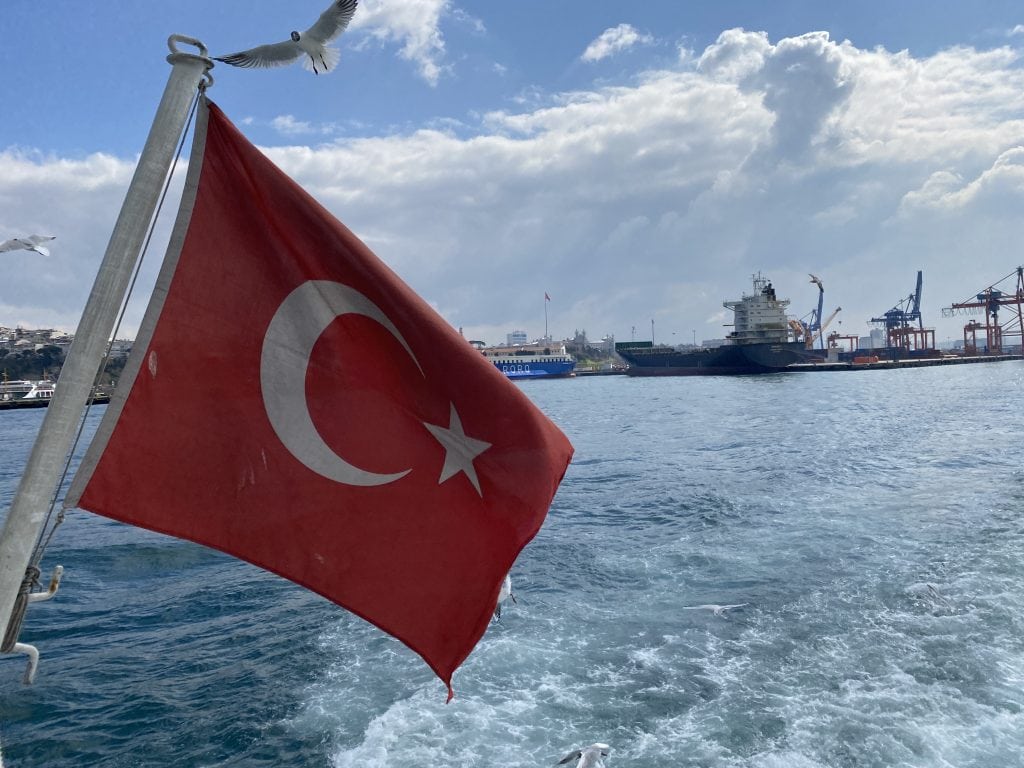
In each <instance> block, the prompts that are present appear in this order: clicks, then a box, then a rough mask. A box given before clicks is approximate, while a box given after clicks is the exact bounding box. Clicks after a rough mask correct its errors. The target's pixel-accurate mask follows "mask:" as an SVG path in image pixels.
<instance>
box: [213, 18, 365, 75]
mask: <svg viewBox="0 0 1024 768" xmlns="http://www.w3.org/2000/svg"><path fill="white" fill-rule="evenodd" d="M358 2H359V0H335V1H334V2H333V3H331V4H330V6H329V7H328V8H327V10H326V11H324V12H323V13H321V14H320V18H319V19H317V20H316V24H314V25H313V26H312V27H310V28H309V29H307V30H306V31H305V32H292V34H291V39H290V40H285V41H284V42H281V43H271V44H270V45H257V46H256V47H255V48H250V49H249V50H247V51H239V52H238V53H229V54H228V55H227V56H214V58H215V59H216V60H217V61H223V62H224V63H225V64H232V65H234V66H236V67H283V66H285V65H286V64H291V63H292V62H293V61H295V60H296V59H297V58H299V57H300V56H302V55H303V54H306V55H305V57H304V58H303V59H302V66H304V67H305V68H306V69H308V70H310V71H311V72H312V73H313V74H314V75H318V74H320V73H321V72H330V71H331V70H332V69H334V68H335V67H336V66H337V65H338V60H339V59H340V58H341V54H340V53H338V49H337V48H329V47H328V46H327V43H329V42H331V41H332V40H334V39H335V38H336V37H337V36H338V35H340V34H341V33H342V32H344V31H345V27H347V26H348V23H349V22H350V21H352V15H353V14H354V13H355V12H356V4H357V3H358Z"/></svg>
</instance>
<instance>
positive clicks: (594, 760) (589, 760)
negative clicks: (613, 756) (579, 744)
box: [558, 744, 611, 768]
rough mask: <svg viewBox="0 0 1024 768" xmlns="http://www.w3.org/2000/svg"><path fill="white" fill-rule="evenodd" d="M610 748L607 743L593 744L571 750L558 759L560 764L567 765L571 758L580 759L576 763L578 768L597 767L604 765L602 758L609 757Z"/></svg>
mask: <svg viewBox="0 0 1024 768" xmlns="http://www.w3.org/2000/svg"><path fill="white" fill-rule="evenodd" d="M609 749H611V747H609V746H608V745H607V744H591V745H590V746H589V747H584V748H583V749H577V750H575V751H573V752H570V753H569V754H568V755H566V756H565V757H563V758H562V759H561V760H559V761H558V765H565V763H568V762H569V761H570V760H579V762H578V763H576V768H597V766H599V765H603V763H602V762H601V758H602V757H608V750H609Z"/></svg>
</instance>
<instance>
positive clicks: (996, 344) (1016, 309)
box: [942, 267, 1024, 355]
mask: <svg viewBox="0 0 1024 768" xmlns="http://www.w3.org/2000/svg"><path fill="white" fill-rule="evenodd" d="M1012 277H1016V278H1017V285H1016V287H1015V288H1014V289H1012V292H1010V290H1003V289H1000V288H997V287H996V286H998V285H1001V284H1004V283H1007V281H1009V280H1010V278H1012ZM1007 287H1008V286H1007ZM1022 305H1024V267H1017V269H1015V270H1014V271H1013V272H1011V273H1010V274H1008V275H1007V276H1006V277H1004V278H1002V280H997V281H996V282H995V283H993V284H992V285H990V286H988V287H987V288H985V289H984V290H982V291H979V292H978V293H977V294H975V295H974V296H973V297H971V298H970V299H967V300H965V301H961V302H957V303H956V304H953V305H951V306H949V307H944V308H943V310H942V316H943V317H956V316H958V315H975V314H984V315H985V323H984V324H981V323H979V322H978V321H976V320H971V321H969V322H968V323H967V325H965V326H964V353H965V354H968V355H977V354H979V353H982V354H993V355H998V354H1002V352H1003V341H1004V339H1005V338H1006V337H1007V336H1019V337H1020V338H1021V339H1022V340H1024V312H1022V311H1021V307H1022ZM1002 307H1007V308H1010V309H1009V314H1010V316H1009V317H1008V318H1007V319H1006V320H1004V321H1002V322H1001V323H1000V320H999V310H1000V308H1002ZM979 331H980V332H983V333H984V335H985V346H984V348H983V349H982V350H980V351H979V349H978V333H979ZM1022 351H1024V349H1022Z"/></svg>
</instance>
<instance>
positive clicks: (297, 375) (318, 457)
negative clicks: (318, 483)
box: [260, 280, 423, 486]
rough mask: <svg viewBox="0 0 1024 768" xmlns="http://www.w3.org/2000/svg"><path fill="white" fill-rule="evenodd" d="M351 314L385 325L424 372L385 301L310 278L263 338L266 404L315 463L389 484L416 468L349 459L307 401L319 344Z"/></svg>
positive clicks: (287, 439) (347, 477) (285, 438)
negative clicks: (385, 467) (378, 468)
mask: <svg viewBox="0 0 1024 768" xmlns="http://www.w3.org/2000/svg"><path fill="white" fill-rule="evenodd" d="M349 314H351V315H362V316H363V317H368V318H370V319H371V320H375V321H376V322H378V323H380V324H381V325H382V326H384V328H386V329H387V330H388V331H389V332H390V333H391V335H393V336H394V337H395V338H396V339H397V340H398V342H399V343H400V344H401V345H402V347H403V348H404V349H405V351H406V352H408V353H409V357H411V358H412V360H413V362H414V363H416V367H417V368H419V369H420V373H423V369H422V368H421V367H420V364H419V361H418V360H417V359H416V356H415V355H414V354H413V353H412V349H410V347H409V345H408V343H407V342H406V341H405V339H404V338H403V337H402V334H401V333H399V331H398V329H397V328H396V327H395V324H394V323H392V322H391V320H390V319H389V318H388V316H387V315H386V314H384V311H383V310H381V308H380V307H378V306H377V305H376V304H374V303H373V302H372V301H370V300H369V299H368V298H366V296H364V295H363V294H361V293H360V292H359V291H357V290H355V289H354V288H350V287H349V286H347V285H343V284H342V283H335V282H332V281H330V280H309V281H307V282H305V283H303V284H302V285H300V286H299V287H298V288H296V289H295V290H294V291H292V292H291V293H290V294H288V296H287V298H285V300H284V301H283V302H282V303H281V306H280V307H278V309H277V312H276V313H274V318H273V319H272V320H271V321H270V326H269V327H268V328H267V333H266V336H265V337H264V338H263V351H262V354H261V356H260V385H261V387H262V390H263V405H264V407H265V408H266V410H267V416H268V417H269V418H270V423H271V425H272V426H273V427H274V432H276V433H277V436H278V438H280V440H281V442H282V443H284V446H285V447H286V448H287V449H288V450H289V451H291V453H292V455H294V456H295V458H297V459H298V460H299V461H301V462H302V463H303V464H304V465H306V466H307V467H308V468H309V469H311V470H313V471H314V472H316V473H317V474H319V475H323V476H324V477H326V478H329V479H331V480H334V481H336V482H339V483H344V484H346V485H359V486H371V485H386V484H387V483H393V482H394V481H395V480H398V479H399V478H402V477H405V476H406V475H407V474H409V472H411V471H412V470H411V469H406V470H403V471H401V472H395V473H391V474H382V473H377V472H370V471H368V470H365V469H361V468H360V467H357V466H355V465H354V464H350V463H349V462H347V461H345V460H344V459H343V458H341V456H339V455H338V454H337V453H335V452H334V450H333V449H332V448H331V447H330V446H329V445H327V443H325V442H324V439H323V438H322V437H321V436H320V433H319V432H318V431H317V429H316V426H315V425H314V424H313V419H312V417H311V416H310V414H309V405H308V404H307V402H306V371H307V369H308V368H309V359H310V356H311V355H312V353H313V347H314V346H315V345H316V342H317V340H318V339H319V338H320V336H321V335H322V334H323V332H324V331H325V330H326V329H327V326H329V325H330V324H331V323H332V322H334V320H335V318H337V317H339V316H341V315H349Z"/></svg>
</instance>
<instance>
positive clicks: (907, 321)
mask: <svg viewBox="0 0 1024 768" xmlns="http://www.w3.org/2000/svg"><path fill="white" fill-rule="evenodd" d="M923 282H924V281H923V273H922V272H921V270H920V269H919V270H917V287H916V288H915V289H914V292H913V293H912V294H910V295H909V296H907V298H905V299H903V300H901V301H900V302H899V303H897V304H896V306H895V307H893V308H892V309H890V310H888V311H887V312H885V313H884V314H883V315H882V316H881V317H873V318H871V320H870V322H872V323H875V324H876V325H881V326H882V327H884V328H885V338H886V342H885V343H886V344H887V345H888V346H889V347H890V348H891V349H895V350H902V351H904V352H909V351H911V350H923V349H935V330H934V329H932V328H925V327H924V321H923V320H922V319H921V285H922V283H923ZM915 320H916V321H917V327H916V328H915V327H914V326H913V323H914V321H915Z"/></svg>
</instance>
